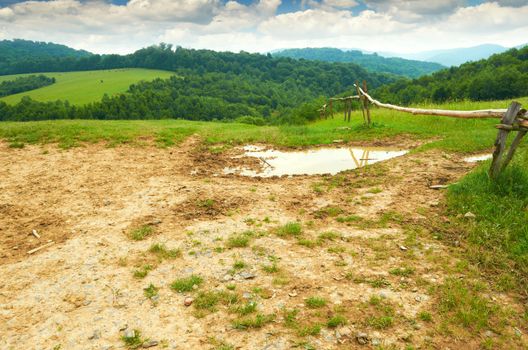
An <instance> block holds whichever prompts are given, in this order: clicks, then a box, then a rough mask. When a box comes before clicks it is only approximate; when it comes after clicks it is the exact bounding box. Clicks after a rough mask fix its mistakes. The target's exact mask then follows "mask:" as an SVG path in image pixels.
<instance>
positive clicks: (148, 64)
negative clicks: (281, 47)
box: [0, 44, 396, 123]
mask: <svg viewBox="0 0 528 350" xmlns="http://www.w3.org/2000/svg"><path fill="white" fill-rule="evenodd" d="M65 60H68V62H70V61H69V60H72V61H71V62H75V65H74V66H71V67H70V68H71V69H72V70H84V69H103V68H104V69H109V68H121V67H140V68H156V69H166V70H171V71H175V72H176V73H177V77H174V78H172V79H169V80H156V81H153V82H143V83H139V84H136V85H133V86H131V87H130V90H129V92H128V93H127V94H123V95H120V96H112V97H105V98H104V99H103V100H102V101H101V102H100V103H95V104H90V105H87V106H84V107H73V106H70V105H69V104H68V103H66V102H57V103H52V104H50V103H39V102H36V101H31V100H29V99H25V100H24V101H22V102H21V103H20V104H18V105H16V106H13V107H11V106H7V105H3V106H2V107H1V108H2V114H1V115H0V118H2V119H3V120H42V119H56V118H96V119H139V118H141V119H150V118H185V119H191V120H198V119H199V120H211V119H213V118H214V119H219V120H226V119H229V120H232V119H236V118H239V117H246V116H250V117H253V118H256V120H258V122H259V123H260V122H262V120H265V121H266V122H278V121H280V122H292V121H293V120H294V119H295V117H294V116H293V111H294V109H295V108H298V106H300V105H302V104H303V103H307V102H310V101H312V100H314V99H315V98H318V97H319V96H332V95H336V94H339V93H341V92H342V91H344V90H346V89H348V88H350V86H352V84H353V83H354V81H356V80H362V79H366V80H368V81H369V84H370V86H372V87H378V86H381V85H383V84H386V83H389V82H393V81H395V80H396V77H395V76H394V75H389V74H378V73H371V72H367V71H366V70H365V69H363V68H361V67H359V66H357V65H355V64H351V63H329V62H319V61H302V62H301V61H297V60H294V59H291V58H275V57H272V56H271V55H261V54H250V53H246V52H241V53H238V54H235V53H230V52H215V51H209V50H189V49H183V48H180V47H178V48H176V49H175V50H174V49H173V48H172V46H170V45H165V44H161V45H158V46H152V47H148V48H145V49H142V50H139V51H137V52H135V53H133V54H130V55H126V56H119V55H107V56H99V55H92V56H89V57H85V58H79V59H72V58H66V59H65ZM59 61H60V60H59ZM64 62H66V61H64ZM54 64H55V63H54ZM40 68H41V69H42V70H45V71H52V70H54V68H56V69H57V70H58V69H59V68H61V67H60V66H56V67H55V66H52V67H50V66H42V67H40ZM62 68H65V67H64V66H63V67H62ZM28 69H29V68H28ZM32 69H36V68H35V67H33V68H32ZM62 70H68V69H62ZM313 114H314V115H316V114H317V113H316V112H315V110H314V112H313Z"/></svg>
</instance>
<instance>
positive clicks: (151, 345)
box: [142, 340, 158, 349]
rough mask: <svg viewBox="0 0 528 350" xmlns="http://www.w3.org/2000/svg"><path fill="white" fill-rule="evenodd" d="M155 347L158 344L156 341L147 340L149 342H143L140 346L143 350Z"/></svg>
mask: <svg viewBox="0 0 528 350" xmlns="http://www.w3.org/2000/svg"><path fill="white" fill-rule="evenodd" d="M157 345H158V342H157V341H156V340H149V341H146V342H144V343H143V345H142V346H143V348H144V349H147V348H151V347H153V346H157Z"/></svg>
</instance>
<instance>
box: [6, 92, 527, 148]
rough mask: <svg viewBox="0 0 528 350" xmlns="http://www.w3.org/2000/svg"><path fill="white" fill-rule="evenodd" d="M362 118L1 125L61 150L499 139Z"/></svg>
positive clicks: (12, 138)
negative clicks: (199, 141) (190, 143)
mask: <svg viewBox="0 0 528 350" xmlns="http://www.w3.org/2000/svg"><path fill="white" fill-rule="evenodd" d="M510 102H511V101H492V102H457V103H449V104H441V105H421V106H420V107H427V108H444V109H460V110H471V109H485V108H507V107H508V105H509V103H510ZM519 102H521V103H523V104H525V105H526V104H528V98H522V99H519ZM362 119H363V118H362V116H361V112H359V111H355V112H354V113H353V115H352V121H351V122H350V123H348V122H345V121H343V118H342V116H341V115H340V114H335V115H334V118H329V119H326V120H319V121H316V122H313V123H309V124H305V125H279V126H255V125H249V124H241V123H228V122H203V121H187V120H174V119H164V120H109V121H103V120H55V121H37V122H23V123H20V122H2V123H0V138H2V139H5V140H7V141H8V142H9V143H11V144H19V145H22V144H36V143H57V144H58V145H59V146H60V147H62V148H68V147H72V146H77V145H81V144H82V143H83V142H88V143H94V142H99V141H104V142H107V143H108V144H109V145H117V144H121V143H127V144H131V143H136V140H138V139H141V140H144V139H145V138H151V139H152V140H154V141H155V142H156V143H157V144H158V145H160V146H171V145H173V144H176V143H178V142H180V141H181V140H183V139H184V138H185V137H187V136H189V135H191V134H198V135H200V136H201V137H202V138H203V139H204V141H205V142H207V143H210V144H214V143H228V144H242V143H251V142H260V143H268V144H271V145H277V146H286V147H299V146H300V147H302V146H311V145H323V144H332V143H334V141H335V140H342V141H343V142H348V141H365V142H370V141H376V140H382V139H390V138H393V137H396V136H400V135H405V137H408V138H411V139H420V140H423V141H424V144H423V145H422V146H421V147H419V148H418V149H417V151H420V150H427V149H432V148H437V149H443V150H446V151H453V152H461V153H471V152H477V151H482V150H490V149H491V148H492V146H493V143H494V140H495V135H496V129H495V128H494V125H495V124H497V123H498V120H495V119H456V118H446V117H432V116H419V115H411V114H407V113H402V112H397V111H392V110H386V109H377V108H376V109H373V110H372V120H373V125H372V127H371V128H367V127H365V126H364V125H363V122H362ZM425 141H427V142H425Z"/></svg>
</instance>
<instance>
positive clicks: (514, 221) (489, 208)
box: [444, 140, 528, 295]
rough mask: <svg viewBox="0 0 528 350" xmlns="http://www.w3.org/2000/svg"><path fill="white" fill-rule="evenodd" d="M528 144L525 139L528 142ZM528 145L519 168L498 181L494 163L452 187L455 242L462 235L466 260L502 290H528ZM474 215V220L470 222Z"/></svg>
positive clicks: (450, 227) (518, 159)
mask: <svg viewBox="0 0 528 350" xmlns="http://www.w3.org/2000/svg"><path fill="white" fill-rule="evenodd" d="M527 141H528V140H524V142H525V143H526V142H527ZM527 146H528V145H526V144H525V145H524V146H523V148H522V149H520V150H519V151H518V153H517V155H516V157H515V158H514V161H513V164H512V165H510V167H509V168H507V169H506V171H505V172H504V173H503V174H502V176H501V177H500V178H499V179H498V181H496V182H493V181H491V180H490V179H489V177H488V175H487V170H488V168H489V162H486V163H485V164H483V165H481V166H479V167H478V168H477V169H476V170H475V171H473V172H472V173H471V174H469V175H467V176H466V177H465V178H464V179H462V180H461V181H460V182H459V183H458V184H457V185H455V186H451V187H450V188H449V191H448V195H447V206H448V210H449V213H450V214H451V220H450V221H451V224H450V225H448V226H447V227H444V228H445V232H446V234H447V235H450V234H451V235H453V237H448V238H450V239H452V240H455V239H459V238H458V237H459V236H461V237H462V239H463V242H464V247H465V248H466V254H465V256H466V258H467V259H468V260H469V261H471V262H473V263H474V265H475V266H479V268H480V269H481V270H483V271H486V272H488V274H487V275H488V276H490V277H492V278H493V279H494V281H495V282H496V283H495V285H496V287H498V288H499V289H502V290H512V289H516V288H520V291H521V292H522V294H524V295H527V293H528V288H527V287H526V286H527V285H528V225H527V224H526V223H527V222H528V152H527V150H528V147H527ZM467 212H472V213H473V214H475V215H476V218H474V219H466V218H464V217H463V216H464V214H465V213H467Z"/></svg>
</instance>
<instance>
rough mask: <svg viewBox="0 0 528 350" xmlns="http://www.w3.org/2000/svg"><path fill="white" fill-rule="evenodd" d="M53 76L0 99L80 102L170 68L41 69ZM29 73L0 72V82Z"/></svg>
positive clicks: (157, 75)
mask: <svg viewBox="0 0 528 350" xmlns="http://www.w3.org/2000/svg"><path fill="white" fill-rule="evenodd" d="M42 74H44V75H46V76H48V77H53V78H55V79H56V81H57V82H56V83H55V84H53V85H50V86H46V87H43V88H40V89H36V90H32V91H27V92H22V93H19V94H15V95H10V96H6V97H3V98H1V99H0V101H4V102H6V103H9V104H14V103H17V102H18V101H20V99H21V98H22V97H23V96H29V97H31V98H32V99H34V100H37V101H44V102H45V101H55V100H59V99H60V100H68V101H70V103H71V104H74V105H82V104H86V103H89V102H95V101H99V100H101V98H102V97H103V95H104V94H105V93H106V94H108V95H113V94H116V93H120V92H125V91H126V90H127V89H128V87H129V86H130V85H131V84H134V83H136V82H138V81H140V80H153V79H156V78H168V77H170V76H171V75H173V73H172V72H168V71H162V70H153V69H138V68H129V69H112V70H96V71H85V72H67V73H42ZM26 75H32V74H20V75H4V76H0V82H2V81H5V80H12V79H14V78H16V77H20V76H26Z"/></svg>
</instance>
